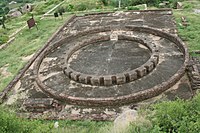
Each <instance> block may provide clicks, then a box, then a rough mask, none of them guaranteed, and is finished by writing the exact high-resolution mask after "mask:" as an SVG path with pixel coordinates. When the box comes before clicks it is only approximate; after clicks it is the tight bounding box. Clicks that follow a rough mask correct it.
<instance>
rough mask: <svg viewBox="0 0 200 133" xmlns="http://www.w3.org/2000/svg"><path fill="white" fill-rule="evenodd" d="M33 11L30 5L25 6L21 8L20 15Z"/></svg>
mask: <svg viewBox="0 0 200 133" xmlns="http://www.w3.org/2000/svg"><path fill="white" fill-rule="evenodd" d="M32 10H33V6H32V5H31V4H28V3H27V4H25V5H24V6H23V7H22V13H27V12H31V11H32Z"/></svg>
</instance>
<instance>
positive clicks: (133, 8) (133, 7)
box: [127, 6, 140, 10]
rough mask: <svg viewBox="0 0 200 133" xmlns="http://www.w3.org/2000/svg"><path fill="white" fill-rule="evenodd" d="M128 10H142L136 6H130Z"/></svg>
mask: <svg viewBox="0 0 200 133" xmlns="http://www.w3.org/2000/svg"><path fill="white" fill-rule="evenodd" d="M127 9H128V10H140V8H138V7H135V6H128V8H127Z"/></svg>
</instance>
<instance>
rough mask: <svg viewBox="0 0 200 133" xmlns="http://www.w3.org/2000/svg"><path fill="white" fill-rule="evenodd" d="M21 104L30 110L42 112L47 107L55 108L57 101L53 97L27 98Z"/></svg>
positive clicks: (57, 105)
mask: <svg viewBox="0 0 200 133" xmlns="http://www.w3.org/2000/svg"><path fill="white" fill-rule="evenodd" d="M23 105H24V106H25V108H26V109H27V110H28V111H30V112H44V111H46V110H48V109H57V108H58V107H59V102H58V101H57V100H54V99H53V98H29V99H27V100H25V101H24V103H23Z"/></svg>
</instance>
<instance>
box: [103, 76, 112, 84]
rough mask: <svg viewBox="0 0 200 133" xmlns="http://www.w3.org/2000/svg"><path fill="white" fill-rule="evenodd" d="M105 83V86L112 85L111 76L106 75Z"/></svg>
mask: <svg viewBox="0 0 200 133" xmlns="http://www.w3.org/2000/svg"><path fill="white" fill-rule="evenodd" d="M104 85H105V86H111V85H112V79H111V76H105V77H104Z"/></svg>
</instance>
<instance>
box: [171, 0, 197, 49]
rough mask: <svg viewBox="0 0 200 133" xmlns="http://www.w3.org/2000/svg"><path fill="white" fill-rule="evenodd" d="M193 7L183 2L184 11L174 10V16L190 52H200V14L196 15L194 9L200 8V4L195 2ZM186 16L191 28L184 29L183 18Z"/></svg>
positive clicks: (179, 32)
mask: <svg viewBox="0 0 200 133" xmlns="http://www.w3.org/2000/svg"><path fill="white" fill-rule="evenodd" d="M193 3H195V5H194V4H192V5H191V3H188V2H183V4H184V9H183V10H181V11H179V10H174V16H175V19H176V22H177V27H178V34H179V35H180V37H181V38H182V40H183V41H185V42H186V44H187V45H188V48H189V51H192V50H199V49H200V45H199V42H200V36H199V35H200V30H199V29H200V24H199V21H200V14H196V13H194V11H193V8H200V2H198V4H197V3H196V2H195V1H194V2H193ZM182 16H184V17H186V19H187V20H188V23H189V26H187V27H184V26H181V17H182Z"/></svg>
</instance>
